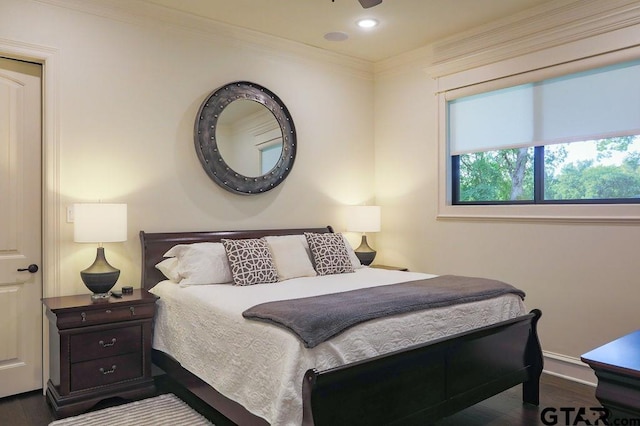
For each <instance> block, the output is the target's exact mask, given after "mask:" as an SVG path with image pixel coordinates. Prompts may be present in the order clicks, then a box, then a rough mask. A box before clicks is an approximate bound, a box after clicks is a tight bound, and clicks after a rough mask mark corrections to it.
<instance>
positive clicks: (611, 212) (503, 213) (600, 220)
mask: <svg viewBox="0 0 640 426" xmlns="http://www.w3.org/2000/svg"><path fill="white" fill-rule="evenodd" d="M436 217H437V219H438V220H462V221H482V222H487V221H491V222H495V221H497V222H545V223H587V224H605V225H606V224H618V225H619V224H638V223H640V204H598V205H593V204H589V205H576V204H571V205H567V204H563V205H557V204H556V205H535V206H534V205H508V206H495V205H494V206H484V205H483V206H457V205H456V206H454V205H444V206H443V205H441V206H439V209H438V214H437V216H436Z"/></svg>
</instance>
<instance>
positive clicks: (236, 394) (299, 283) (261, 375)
mask: <svg viewBox="0 0 640 426" xmlns="http://www.w3.org/2000/svg"><path fill="white" fill-rule="evenodd" d="M432 277H434V275H428V274H422V273H415V272H401V271H391V270H383V269H375V268H361V269H358V270H356V272H354V273H348V274H339V275H327V276H317V277H306V278H295V279H291V280H286V281H282V282H278V283H275V284H259V285H253V286H233V285H229V284H217V285H193V286H180V285H178V284H176V283H174V282H171V281H162V282H160V283H158V284H157V285H156V286H155V287H154V288H153V289H152V290H151V292H152V293H154V294H156V295H157V296H159V297H160V300H159V301H158V310H157V315H156V319H155V327H154V340H153V347H154V349H157V350H160V351H163V352H165V353H167V354H169V355H171V356H172V357H173V358H175V359H176V360H177V361H178V362H180V364H181V365H182V366H183V367H184V368H186V369H187V370H189V371H190V372H192V373H194V374H195V375H197V376H198V377H200V378H201V379H203V380H204V381H205V382H207V383H208V384H209V385H211V386H213V387H214V388H215V389H216V390H218V391H219V392H221V393H222V394H223V395H225V396H227V397H228V398H230V399H232V400H234V401H236V402H238V403H240V404H242V405H243V406H244V407H245V408H246V409H247V410H248V411H250V412H252V413H253V414H255V415H257V416H260V417H262V418H264V419H265V420H267V421H268V422H269V423H270V424H272V425H300V424H301V422H302V378H303V376H304V373H305V372H306V371H307V370H308V369H310V368H316V369H319V370H324V369H327V368H332V367H337V366H340V365H344V364H348V363H351V362H355V361H360V360H363V359H367V358H371V357H374V356H377V355H382V354H385V353H389V352H392V351H395V350H400V349H404V348H407V347H409V346H412V345H416V344H420V343H424V342H428V341H430V340H434V339H437V338H441V337H446V336H450V335H453V334H457V333H460V332H464V331H467V330H471V329H474V328H479V327H483V326H486V325H491V324H494V323H497V322H500V321H504V320H507V319H511V318H515V317H517V316H520V315H524V314H526V309H525V306H524V303H523V301H522V299H521V298H520V297H519V296H517V295H512V294H509V295H505V296H501V297H497V298H493V299H488V300H484V301H479V302H473V303H465V304H459V305H453V306H448V307H444V308H437V309H431V310H427V311H419V312H412V313H406V314H401V315H395V316H391V317H386V318H381V319H375V320H371V321H368V322H365V323H362V324H359V325H356V326H354V327H352V328H349V329H348V330H346V331H344V332H343V333H341V334H339V335H337V336H335V337H333V338H332V339H330V340H328V341H326V342H323V343H321V344H319V345H318V346H316V347H314V348H305V347H304V344H303V343H302V341H301V340H299V339H298V338H297V337H296V336H295V335H294V334H292V333H290V332H289V331H287V330H285V329H283V328H281V327H278V326H276V325H272V324H268V323H262V322H257V321H252V320H249V319H245V318H243V317H242V312H243V311H244V310H246V309H248V308H250V307H252V306H254V305H256V304H259V303H264V302H270V301H276V300H287V299H296V298H300V297H308V296H315V295H320V294H328V293H339V292H343V291H349V290H355V289H359V288H365V287H372V286H380V285H388V284H393V283H399V282H406V281H412V280H419V279H425V278H432Z"/></svg>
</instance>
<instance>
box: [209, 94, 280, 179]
mask: <svg viewBox="0 0 640 426" xmlns="http://www.w3.org/2000/svg"><path fill="white" fill-rule="evenodd" d="M216 140H217V141H218V149H219V150H220V155H221V156H222V158H224V161H225V162H226V163H227V164H228V165H229V166H230V167H231V168H232V169H233V170H235V171H236V172H238V173H240V174H242V175H245V176H250V177H255V176H261V175H264V174H266V173H268V172H270V171H271V169H273V168H274V167H275V165H276V163H277V162H278V159H279V158H280V155H281V154H282V130H281V129H280V125H279V124H278V122H277V121H276V118H275V117H274V115H273V114H271V111H269V110H268V109H267V108H266V107H265V106H264V105H262V104H261V103H258V102H254V101H249V100H246V99H238V100H237V101H234V102H232V103H230V104H229V105H228V106H227V107H226V108H225V109H224V111H222V113H221V114H220V117H219V118H218V126H217V127H216Z"/></svg>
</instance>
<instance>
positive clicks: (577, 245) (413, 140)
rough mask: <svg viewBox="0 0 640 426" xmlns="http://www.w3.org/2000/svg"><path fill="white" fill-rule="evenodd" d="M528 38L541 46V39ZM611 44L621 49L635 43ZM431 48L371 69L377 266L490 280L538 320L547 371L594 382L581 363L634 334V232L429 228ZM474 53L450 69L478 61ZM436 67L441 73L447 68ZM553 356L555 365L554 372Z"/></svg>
mask: <svg viewBox="0 0 640 426" xmlns="http://www.w3.org/2000/svg"><path fill="white" fill-rule="evenodd" d="M577 15H579V14H577ZM636 15H637V12H636ZM636 18H638V16H636ZM612 34H613V33H612ZM535 35H536V37H538V39H537V40H538V43H542V42H541V41H540V40H541V39H542V37H541V34H540V33H538V34H535ZM505 37H506V35H505ZM471 39H472V37H471V36H469V37H468V39H466V40H471ZM542 40H544V39H542ZM617 41H618V42H619V44H620V45H621V46H622V45H625V44H626V45H631V44H635V43H637V42H638V40H637V39H636V40H632V39H629V38H624V39H623V38H621V39H619V40H617ZM520 43H523V41H522V40H520ZM587 44H590V45H591V46H593V45H594V43H593V42H591V43H587ZM437 47H438V46H433V49H431V48H425V49H423V50H422V51H420V52H414V55H413V56H407V57H406V58H400V59H398V58H396V60H395V66H393V67H391V66H388V65H389V64H381V66H378V68H379V69H381V70H382V71H381V72H379V73H378V74H377V77H376V92H375V106H376V111H375V123H376V124H375V135H376V142H375V147H376V200H377V202H378V203H379V204H381V205H382V206H383V212H384V214H383V227H382V229H383V232H382V233H381V234H380V236H379V237H378V240H377V248H378V250H379V253H380V254H379V256H380V258H379V259H380V261H381V262H383V263H387V264H395V265H402V266H407V267H409V268H410V269H411V270H417V271H426V272H432V273H436V274H459V275H471V276H484V277H492V278H496V279H501V280H504V281H506V282H510V283H512V284H514V285H516V286H518V287H520V288H522V289H523V290H525V292H526V293H527V298H526V301H525V302H526V305H527V306H528V308H529V309H532V308H540V309H541V310H542V313H543V316H542V319H541V321H540V336H541V341H542V345H543V349H544V350H545V352H547V354H548V355H549V357H548V358H547V368H548V369H550V370H551V371H554V372H556V373H559V374H568V375H572V374H573V373H575V372H574V371H573V369H574V367H576V366H578V369H579V370H580V371H578V372H577V373H579V374H582V373H585V375H584V376H582V377H579V378H581V379H584V380H588V381H594V379H595V378H594V377H593V376H592V375H590V370H588V369H586V368H582V367H581V366H580V365H579V362H578V359H579V356H580V355H581V354H583V353H585V352H587V351H588V350H590V349H593V348H595V347H597V346H600V345H602V344H603V343H605V342H608V341H611V340H613V339H615V338H617V337H619V336H621V335H624V334H626V333H629V332H631V331H634V330H636V329H637V328H638V326H639V324H640V310H638V306H637V302H638V300H639V299H640V286H639V283H640V279H639V278H638V277H640V262H639V261H638V253H639V248H640V226H639V225H638V222H637V221H632V222H622V221H620V222H615V221H613V222H610V223H607V224H597V223H584V222H578V221H576V222H573V223H572V222H553V221H478V220H476V221H474V220H439V219H437V217H436V216H437V212H438V182H439V180H440V179H441V178H442V176H440V175H439V172H438V158H439V155H443V154H442V153H440V152H439V149H438V112H437V107H438V103H437V97H436V92H437V91H438V88H437V86H436V85H437V82H436V80H434V79H433V78H431V77H430V76H429V74H428V71H431V70H432V66H433V64H434V63H435V56H436V55H437V49H436V48H437ZM485 47H486V49H487V51H489V52H492V51H494V50H495V49H494V48H495V46H485ZM476 48H477V46H476ZM452 50H453V48H452ZM478 50H479V49H476V50H475V51H473V52H469V55H468V57H463V56H460V57H457V58H456V61H459V62H464V61H465V60H467V59H468V60H477V59H473V58H474V56H477V55H478V53H479V52H478ZM532 50H533V49H532ZM490 54H493V55H495V56H496V57H499V56H500V52H498V53H495V52H494V53H490ZM416 57H418V58H420V60H416ZM403 59H404V63H403ZM500 59H503V58H500ZM437 66H438V67H440V68H441V69H443V68H446V67H447V63H446V62H443V63H438V64H437ZM451 67H455V65H451ZM493 67H494V68H497V67H495V66H493ZM486 68H487V69H491V68H492V65H491V64H489V65H486ZM494 71H495V69H494ZM508 71H509V70H506V71H505V70H501V72H505V73H507V74H508ZM556 354H560V357H559V358H560V359H561V362H560V363H559V365H554V363H555V361H557V358H558V357H556Z"/></svg>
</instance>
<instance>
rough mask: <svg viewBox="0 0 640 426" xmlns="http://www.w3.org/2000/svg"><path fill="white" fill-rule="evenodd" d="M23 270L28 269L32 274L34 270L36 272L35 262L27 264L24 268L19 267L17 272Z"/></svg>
mask: <svg viewBox="0 0 640 426" xmlns="http://www.w3.org/2000/svg"><path fill="white" fill-rule="evenodd" d="M23 271H29V272H31V273H32V274H35V273H36V272H38V265H36V264H35V263H32V264H31V265H29V266H28V267H26V268H19V269H18V272H23Z"/></svg>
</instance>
